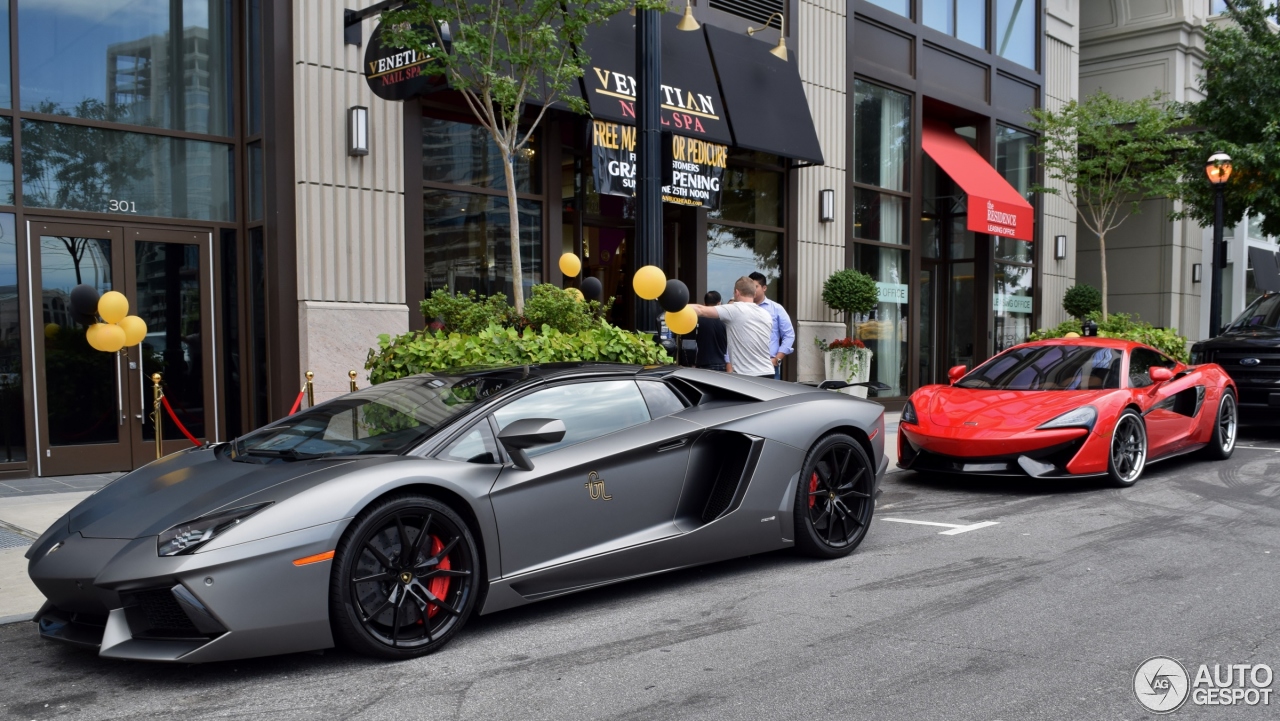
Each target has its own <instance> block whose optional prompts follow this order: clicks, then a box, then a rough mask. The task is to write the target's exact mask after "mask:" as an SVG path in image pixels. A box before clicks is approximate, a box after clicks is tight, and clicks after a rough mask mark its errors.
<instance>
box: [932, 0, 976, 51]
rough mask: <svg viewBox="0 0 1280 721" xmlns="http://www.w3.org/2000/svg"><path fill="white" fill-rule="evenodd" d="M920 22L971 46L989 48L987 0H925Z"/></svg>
mask: <svg viewBox="0 0 1280 721" xmlns="http://www.w3.org/2000/svg"><path fill="white" fill-rule="evenodd" d="M920 22H922V23H923V24H925V25H926V26H928V27H931V28H933V29H934V30H939V31H941V32H944V33H946V34H948V35H951V36H954V37H957V38H959V39H961V40H963V41H965V42H966V43H969V44H970V45H977V46H978V47H980V48H985V47H986V46H987V1H986V0H923V4H922V6H921V18H920Z"/></svg>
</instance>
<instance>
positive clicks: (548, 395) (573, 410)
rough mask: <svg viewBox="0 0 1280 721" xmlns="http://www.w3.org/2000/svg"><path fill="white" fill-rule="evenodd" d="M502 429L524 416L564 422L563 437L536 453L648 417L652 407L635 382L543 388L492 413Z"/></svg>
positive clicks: (576, 384)
mask: <svg viewBox="0 0 1280 721" xmlns="http://www.w3.org/2000/svg"><path fill="white" fill-rule="evenodd" d="M493 418H494V420H496V421H497V422H498V428H499V430H501V429H503V428H506V427H507V426H508V425H510V424H511V423H514V422H515V421H518V420H522V419H525V418H558V419H560V420H561V421H564V428H565V434H564V440H562V441H560V442H559V443H556V444H552V445H548V446H538V447H537V448H530V449H529V450H528V454H529V455H530V456H537V455H541V454H543V453H549V452H551V451H554V450H556V449H559V448H565V447H567V446H572V445H575V444H577V443H582V442H583V441H589V440H591V439H592V438H598V437H600V436H603V435H606V434H608V433H613V432H615V431H620V430H622V429H624V428H630V427H631V426H634V425H639V424H641V423H645V422H647V421H648V420H649V409H648V407H647V406H646V405H645V402H644V397H643V396H641V395H640V389H639V388H637V387H636V382H635V381H592V382H588V383H570V384H567V385H562V386H555V387H553V388H544V389H542V390H540V391H535V392H533V393H530V394H529V395H527V396H524V397H523V398H517V399H516V400H514V401H512V402H510V403H508V404H507V405H505V406H503V407H501V408H499V409H498V410H496V411H494V412H493Z"/></svg>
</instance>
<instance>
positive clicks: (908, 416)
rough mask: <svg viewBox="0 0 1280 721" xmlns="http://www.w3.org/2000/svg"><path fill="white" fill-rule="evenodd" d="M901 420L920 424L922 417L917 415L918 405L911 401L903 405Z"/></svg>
mask: <svg viewBox="0 0 1280 721" xmlns="http://www.w3.org/2000/svg"><path fill="white" fill-rule="evenodd" d="M899 422H901V423H910V424H912V425H919V424H920V419H919V418H917V417H916V407H915V406H914V405H912V404H911V401H907V404H906V405H905V406H903V407H902V418H901V419H900V420H899Z"/></svg>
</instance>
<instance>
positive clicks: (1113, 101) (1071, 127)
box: [1030, 92, 1191, 316]
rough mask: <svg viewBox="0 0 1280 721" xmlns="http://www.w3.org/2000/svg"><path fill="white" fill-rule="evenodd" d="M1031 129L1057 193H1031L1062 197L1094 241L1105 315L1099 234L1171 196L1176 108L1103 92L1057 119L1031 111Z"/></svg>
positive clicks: (1178, 145) (1182, 146)
mask: <svg viewBox="0 0 1280 721" xmlns="http://www.w3.org/2000/svg"><path fill="white" fill-rule="evenodd" d="M1030 112H1031V114H1032V116H1034V118H1035V120H1034V121H1033V122H1032V123H1031V128H1032V129H1033V130H1035V131H1037V132H1038V133H1040V143H1039V144H1038V145H1037V146H1036V148H1035V149H1036V152H1037V153H1039V154H1040V156H1041V158H1042V163H1043V165H1044V169H1045V176H1046V177H1048V178H1049V179H1051V180H1055V181H1058V182H1059V183H1061V185H1062V187H1061V188H1052V187H1044V186H1036V187H1035V190H1036V191H1037V192H1041V193H1053V194H1055V195H1061V196H1063V197H1064V198H1065V199H1066V200H1067V202H1069V203H1071V205H1073V206H1075V209H1076V212H1077V214H1078V215H1079V217H1080V222H1082V223H1084V225H1085V227H1086V228H1088V229H1089V230H1090V231H1092V232H1093V233H1094V234H1095V235H1097V236H1098V250H1099V251H1100V254H1101V262H1102V313H1103V315H1104V316H1105V315H1106V314H1107V233H1109V232H1111V231H1113V230H1115V229H1116V228H1118V227H1120V225H1121V224H1122V223H1124V221H1125V220H1126V219H1128V217H1129V215H1130V214H1132V213H1137V212H1139V204H1140V203H1141V202H1142V200H1143V199H1144V198H1147V197H1152V196H1166V197H1172V196H1174V195H1175V194H1176V193H1177V191H1178V179H1179V178H1178V176H1179V174H1180V173H1181V172H1182V171H1181V166H1180V165H1179V164H1178V162H1177V160H1178V159H1179V156H1180V153H1181V152H1183V151H1185V150H1186V149H1187V148H1189V147H1190V146H1191V141H1190V139H1188V138H1187V137H1185V136H1183V135H1181V134H1178V133H1177V132H1175V131H1176V130H1178V129H1180V128H1181V127H1182V126H1183V125H1184V121H1183V119H1182V118H1181V117H1180V115H1179V113H1178V109H1177V108H1176V107H1173V106H1170V105H1166V104H1162V103H1161V98H1160V96H1159V95H1158V94H1157V95H1154V96H1152V97H1149V98H1142V99H1141V100H1133V101H1129V100H1122V99H1119V98H1115V97H1112V96H1110V95H1108V94H1106V93H1104V92H1099V93H1096V94H1094V95H1091V96H1089V97H1088V98H1086V99H1085V100H1084V101H1083V102H1079V101H1075V100H1072V101H1071V102H1069V103H1067V104H1066V105H1064V106H1063V107H1062V109H1060V110H1057V111H1050V110H1038V109H1032V110H1031V111H1030Z"/></svg>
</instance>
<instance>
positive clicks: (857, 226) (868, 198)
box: [853, 188, 911, 244]
mask: <svg viewBox="0 0 1280 721" xmlns="http://www.w3.org/2000/svg"><path fill="white" fill-rule="evenodd" d="M910 204H911V203H910V198H904V197H902V196H900V195H889V194H888V193H877V192H875V191H874V190H867V189H865V188H854V189H853V236H854V237H855V238H858V239H861V240H878V241H880V242H882V243H901V244H906V243H907V242H908V240H909V238H908V237H907V223H908V222H909V219H908V216H907V212H908V209H909V207H910Z"/></svg>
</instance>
